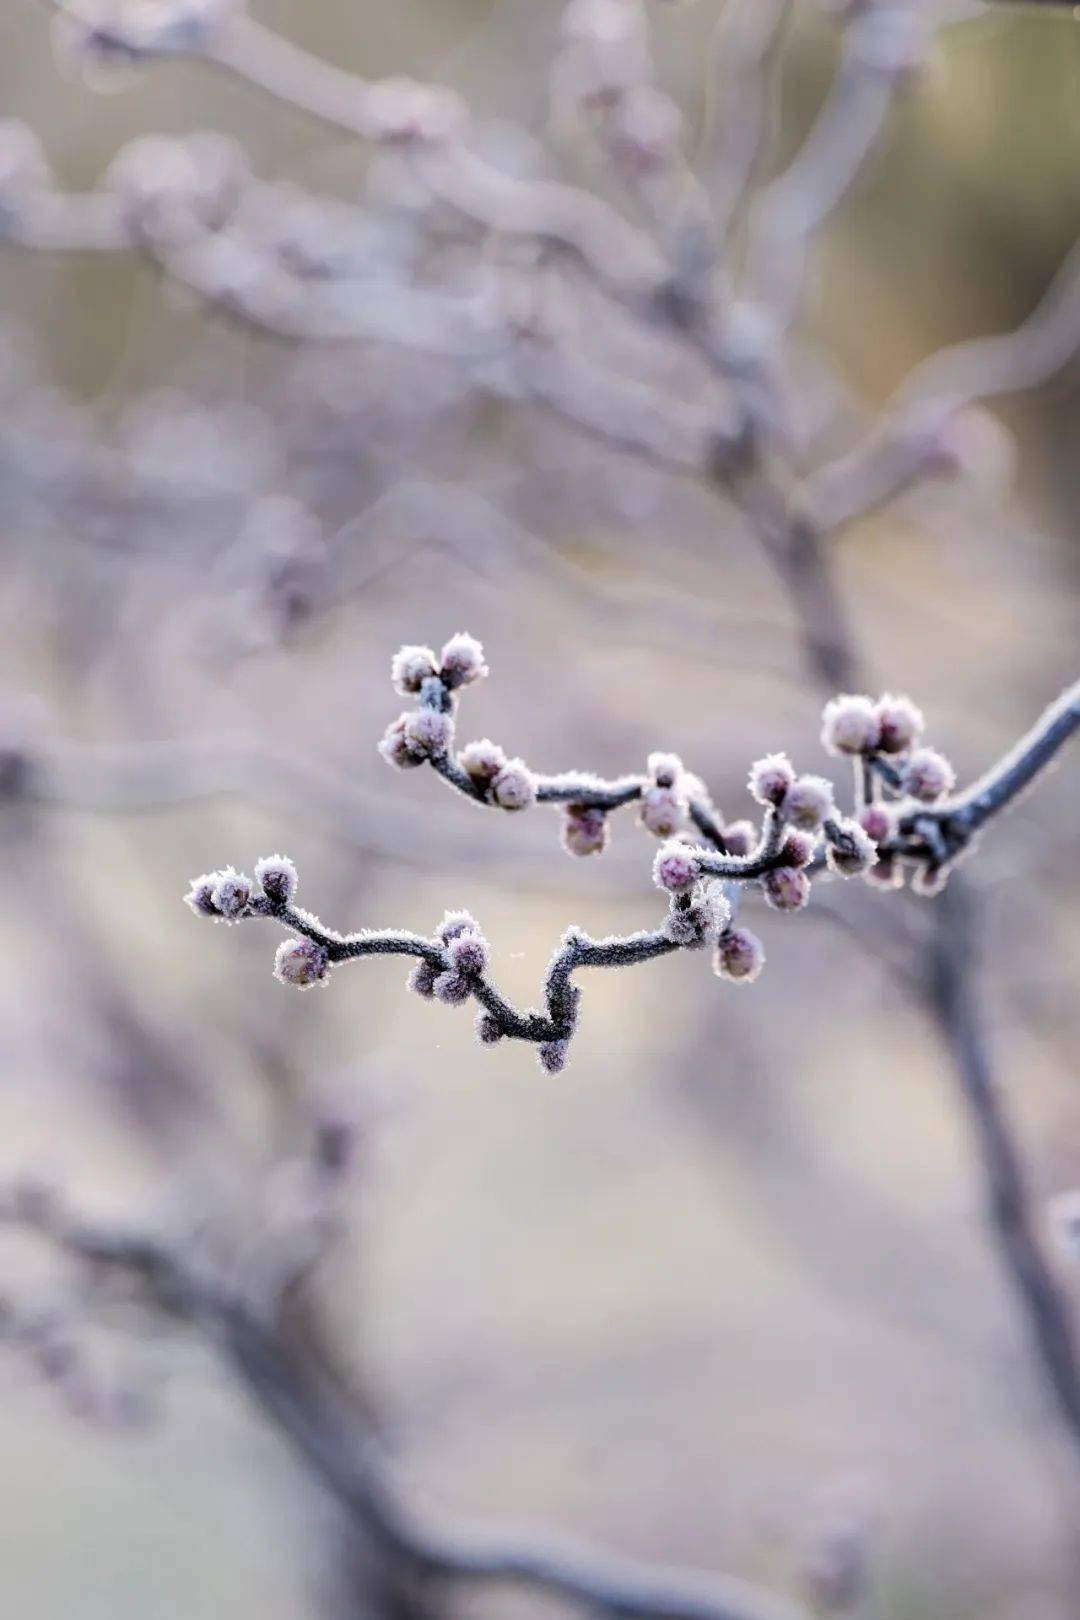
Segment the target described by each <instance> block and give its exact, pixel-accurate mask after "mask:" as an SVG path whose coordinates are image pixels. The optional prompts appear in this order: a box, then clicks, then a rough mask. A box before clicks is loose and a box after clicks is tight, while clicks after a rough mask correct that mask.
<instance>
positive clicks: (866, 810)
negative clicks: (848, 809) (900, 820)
mask: <svg viewBox="0 0 1080 1620" xmlns="http://www.w3.org/2000/svg"><path fill="white" fill-rule="evenodd" d="M895 825H896V822H895V818H894V816H893V813H892V810H891V809H890V808H889V806H888V805H887V804H868V805H865V806H864V807H863V809H862V810H860V811H859V826H860V827H861V828H862V830H863V832H864V833H865V834H866V836H867V838H872V839H873V841H874V843H875V844H884V843H886V842H887V840H888V839H889V838H891V837H892V834H893V829H894V827H895Z"/></svg>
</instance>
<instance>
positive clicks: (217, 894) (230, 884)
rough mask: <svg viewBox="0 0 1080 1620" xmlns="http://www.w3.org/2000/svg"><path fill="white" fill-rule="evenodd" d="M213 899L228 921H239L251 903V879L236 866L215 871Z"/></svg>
mask: <svg viewBox="0 0 1080 1620" xmlns="http://www.w3.org/2000/svg"><path fill="white" fill-rule="evenodd" d="M211 899H212V900H213V902H214V905H215V906H216V907H217V909H218V912H219V913H220V915H221V916H222V917H224V919H225V921H226V922H239V921H240V919H241V917H243V916H244V915H245V914H246V912H247V909H248V907H249V906H250V904H251V879H250V878H249V877H247V876H246V875H245V874H244V873H243V872H238V871H237V870H236V868H235V867H233V866H227V867H226V868H225V870H224V871H223V872H217V873H215V883H214V889H213V893H212V895H211Z"/></svg>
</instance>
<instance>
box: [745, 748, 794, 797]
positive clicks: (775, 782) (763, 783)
mask: <svg viewBox="0 0 1080 1620" xmlns="http://www.w3.org/2000/svg"><path fill="white" fill-rule="evenodd" d="M794 781H795V772H794V771H793V770H792V768H791V761H790V760H789V759H788V757H787V755H786V754H766V756H765V758H764V759H759V760H756V761H755V762H754V764H753V765H751V767H750V792H751V793H752V794H753V796H754V798H755V799H756V800H757V802H758V803H759V804H773V805H777V806H779V805H781V804H783V802H784V798H785V796H786V794H787V791H788V789H789V788H790V787H791V785H792V783H793V782H794Z"/></svg>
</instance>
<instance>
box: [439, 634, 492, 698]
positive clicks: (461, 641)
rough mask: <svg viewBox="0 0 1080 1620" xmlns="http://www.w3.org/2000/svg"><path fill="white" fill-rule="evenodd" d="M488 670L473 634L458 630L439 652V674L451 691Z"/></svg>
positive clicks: (480, 676)
mask: <svg viewBox="0 0 1080 1620" xmlns="http://www.w3.org/2000/svg"><path fill="white" fill-rule="evenodd" d="M487 672H488V668H487V665H486V664H485V663H484V649H483V647H481V645H480V643H479V642H478V641H477V639H476V637H475V636H470V635H467V634H466V633H465V631H459V633H458V634H457V635H456V636H451V637H450V640H449V641H448V642H447V643H446V646H445V647H444V648H443V650H442V652H441V653H440V654H439V674H440V675H441V676H442V678H443V682H444V684H445V685H446V686H448V687H449V688H450V690H451V691H453V690H454V689H455V688H456V687H458V686H469V685H471V684H472V682H473V681H478V680H480V679H481V678H482V677H483V676H485V675H486V674H487Z"/></svg>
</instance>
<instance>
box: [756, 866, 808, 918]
mask: <svg viewBox="0 0 1080 1620" xmlns="http://www.w3.org/2000/svg"><path fill="white" fill-rule="evenodd" d="M761 891H762V893H763V894H764V896H765V899H766V900H767V902H768V904H769V905H770V906H772V908H773V910H774V911H801V910H802V908H803V906H805V904H806V902H807V901H808V900H809V898H810V879H809V878H808V877H807V875H806V873H805V872H801V871H800V870H799V869H798V867H795V866H778V867H777V868H776V870H775V871H773V872H766V874H765V876H764V877H763V878H762V880H761Z"/></svg>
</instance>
